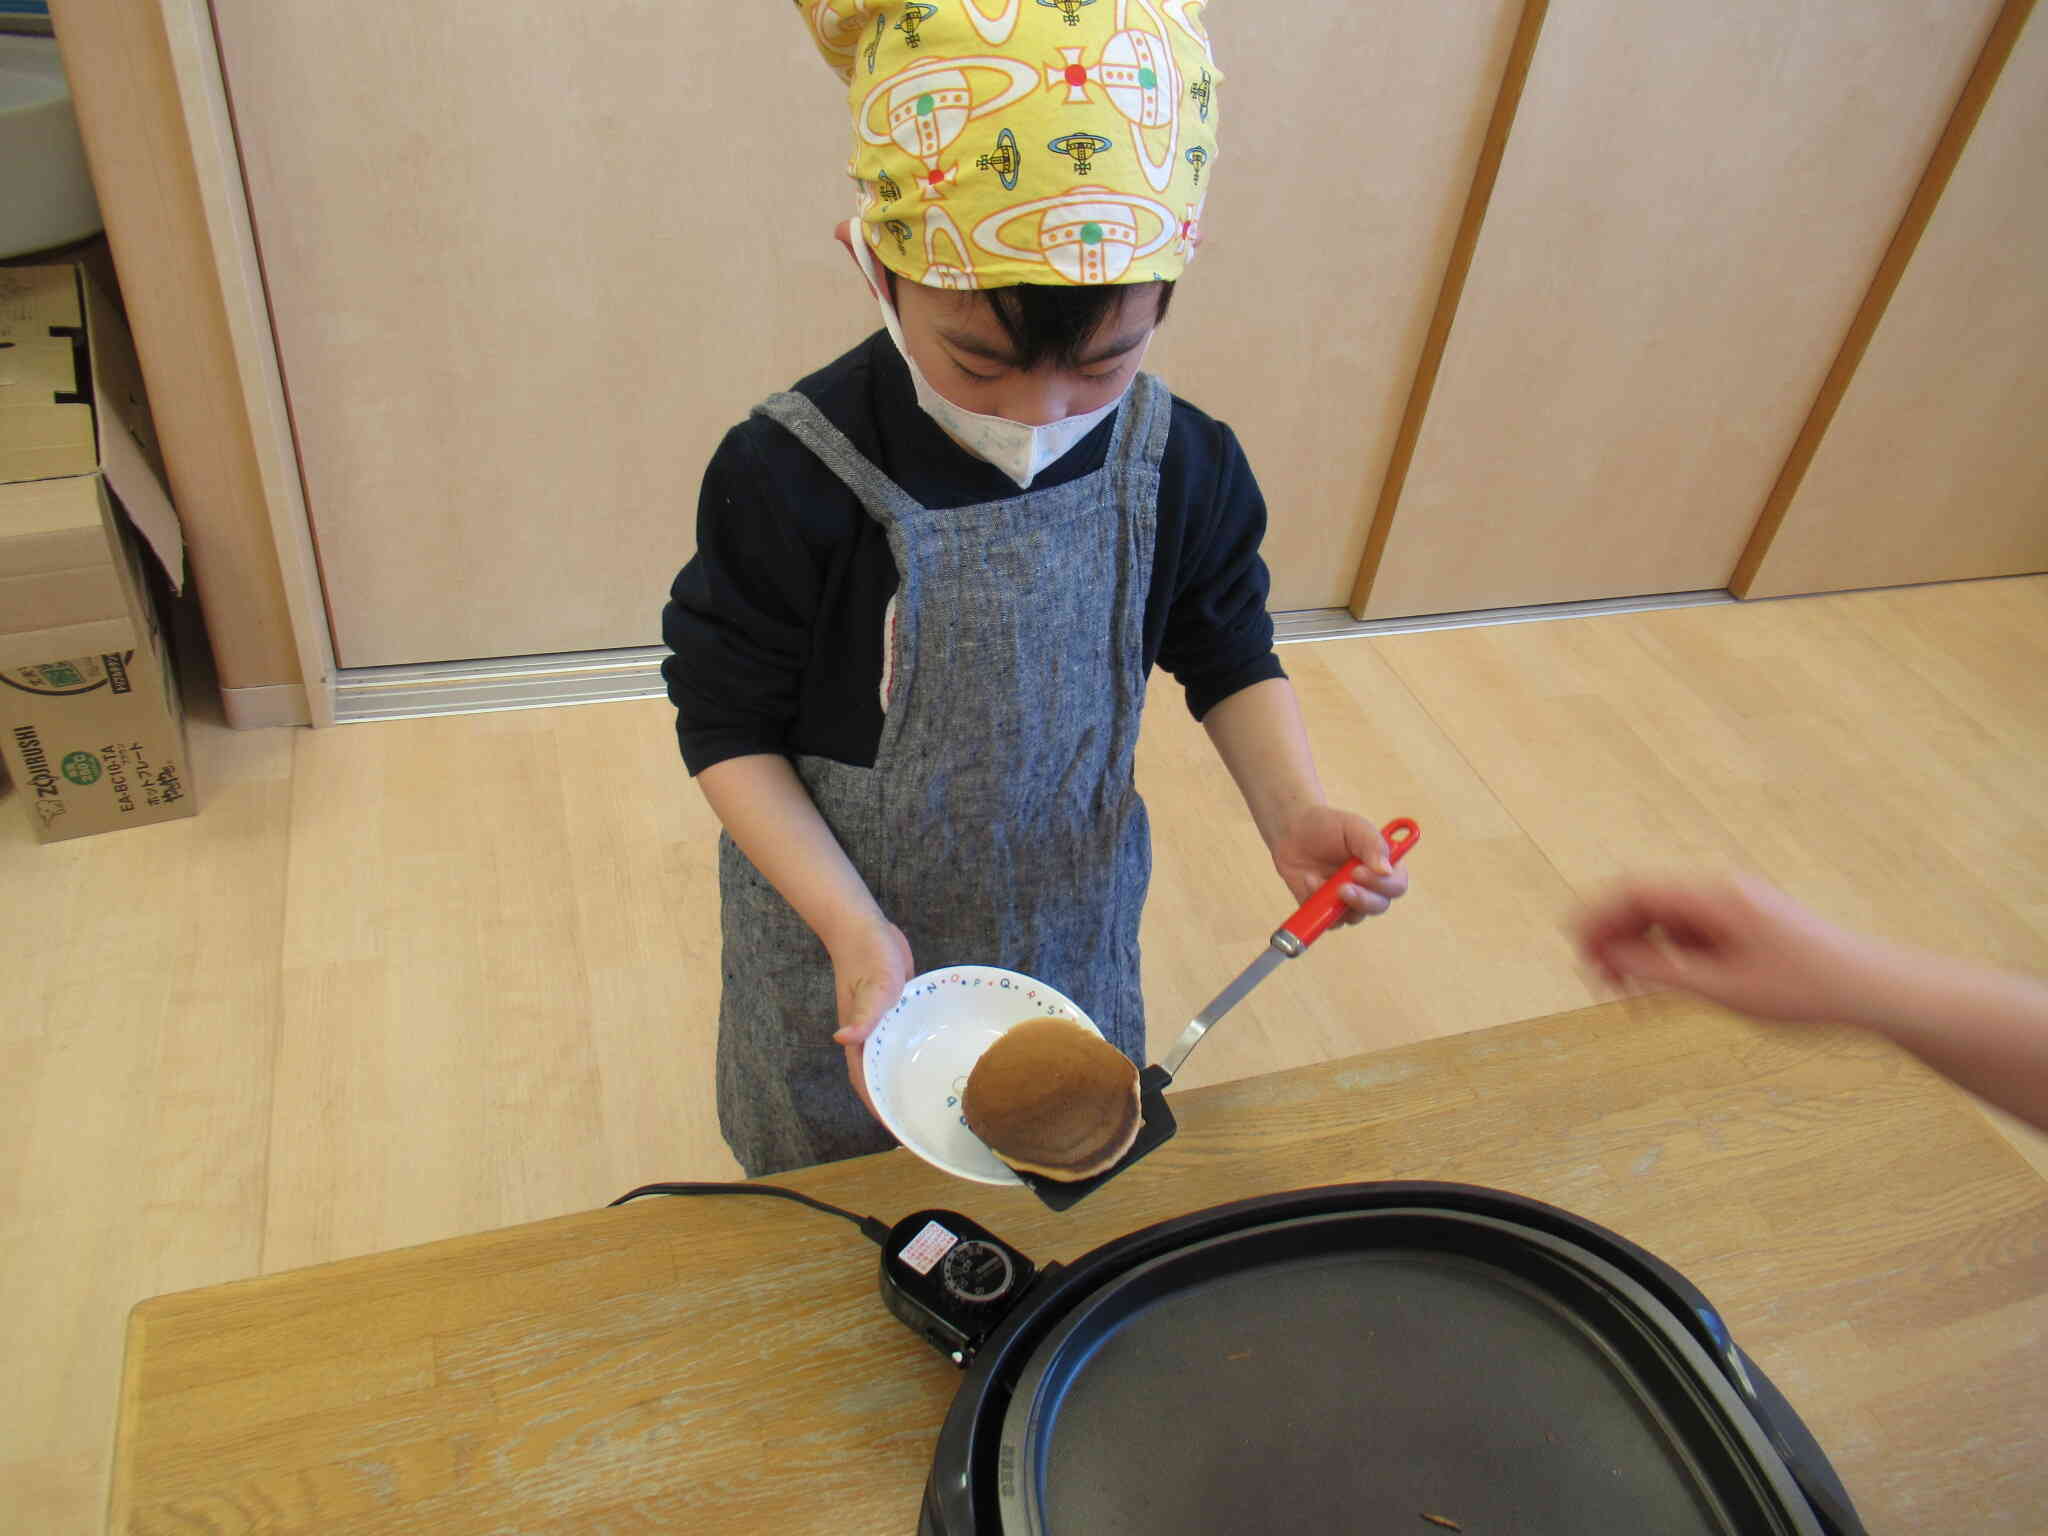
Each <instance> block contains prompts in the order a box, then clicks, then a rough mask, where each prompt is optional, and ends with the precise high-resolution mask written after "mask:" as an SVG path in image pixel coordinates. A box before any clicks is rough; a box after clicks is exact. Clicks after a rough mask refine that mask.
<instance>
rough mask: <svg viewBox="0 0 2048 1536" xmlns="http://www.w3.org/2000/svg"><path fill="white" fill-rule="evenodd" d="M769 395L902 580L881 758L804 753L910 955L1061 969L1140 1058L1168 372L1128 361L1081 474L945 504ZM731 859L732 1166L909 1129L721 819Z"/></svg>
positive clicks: (722, 1119) (722, 1042)
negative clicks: (1146, 759) (1149, 634)
mask: <svg viewBox="0 0 2048 1536" xmlns="http://www.w3.org/2000/svg"><path fill="white" fill-rule="evenodd" d="M756 410H757V412H758V414H761V415H765V416H767V417H769V418H770V419H772V420H774V421H776V422H778V423H779V424H781V425H782V426H783V427H785V428H786V429H787V430H788V431H789V432H790V433H791V434H792V435H793V436H794V437H795V438H796V439H797V441H799V442H800V443H802V444H803V445H804V446H805V447H806V448H808V449H809V450H810V451H811V452H813V453H815V454H816V455H817V456H818V457H819V459H821V460H822V461H823V462H824V463H825V464H826V466H827V467H829V468H830V469H831V470H832V471H833V473H835V474H836V475H838V477H839V478H840V479H841V480H842V481H843V482H845V484H846V486H847V488H848V489H849V490H851V491H852V492H853V493H854V495H855V496H857V497H858V498H859V499H860V502H861V504H862V506H864V507H865V508H866V509H867V511H868V514H869V515H870V516H871V517H873V518H874V519H875V521H876V522H878V523H879V524H881V526H882V527H883V528H884V529H885V530H886V531H887V534H888V538H889V548H890V551H891V553H892V554H893V555H894V557H895V562H896V570H897V576H898V586H897V593H896V620H895V624H894V626H893V633H892V635H891V636H890V638H889V641H888V644H889V645H890V647H891V651H890V655H889V658H888V677H889V695H888V701H887V713H886V714H885V716H884V723H883V727H882V736H881V742H880V746H879V749H878V751H877V754H876V758H875V764H874V766H873V767H872V768H857V767H851V766H849V765H847V764H845V763H839V762H834V761H832V760H830V759H827V758H821V757H805V756H799V757H797V758H795V759H794V763H795V767H796V772H797V775H798V777H799V778H800V779H801V780H802V781H803V784H804V786H805V788H806V789H808V790H809V791H810V794H811V798H812V799H813V800H814V801H815V802H816V803H817V806H818V810H819V812H820V813H821V814H822V815H823V816H824V818H825V821H826V824H827V825H828V826H830V827H831V829H832V831H833V833H834V834H835V835H836V836H837V838H838V839H839V844H840V846H841V847H842V848H844V849H845V850H846V854H847V857H848V858H849V859H851V860H852V862H853V866H854V868H855V869H857V870H858V871H859V872H860V875H861V878H862V879H864V880H865V881H866V882H867V885H868V889H869V890H871V891H872V892H873V893H874V896H875V900H876V901H877V903H878V904H879V905H880V906H881V909H882V912H883V914H884V915H885V916H886V917H887V918H888V919H889V920H890V921H891V922H893V923H895V924H896V925H897V926H898V927H899V928H901V929H902V930H903V933H904V936H905V937H906V938H907V939H908V940H909V941H910V953H911V957H912V959H913V960H914V961H915V963H916V968H917V969H918V970H919V971H929V970H937V969H940V968H942V967H946V966H953V965H1000V966H1007V967H1009V968H1010V969H1012V970H1017V971H1022V972H1024V973H1026V974H1027V975H1030V976H1034V977H1037V978H1038V979H1039V980H1041V981H1046V982H1050V983H1051V984H1052V985H1053V986H1055V987H1057V988H1058V989H1059V990H1060V991H1062V992H1064V993H1066V994H1067V995H1068V996H1069V997H1071V998H1073V999H1074V1001H1075V1002H1077V1003H1079V1004H1080V1005H1081V1007H1082V1008H1084V1009H1085V1010H1087V1012H1088V1015H1089V1016H1090V1017H1091V1018H1092V1019H1094V1020H1095V1022H1096V1024H1097V1025H1098V1026H1099V1027H1100V1028H1101V1030H1102V1032H1103V1034H1104V1035H1105V1036H1106V1037H1107V1038H1108V1039H1109V1041H1110V1043H1111V1044H1113V1045H1115V1046H1116V1047H1117V1048H1118V1049H1119V1050H1121V1051H1122V1052H1123V1053H1124V1054H1125V1055H1127V1056H1129V1057H1130V1058H1131V1059H1132V1060H1133V1061H1135V1062H1137V1063H1139V1064H1140V1065H1143V1063H1144V1060H1145V1005H1144V999H1143V997H1142V995H1141V994H1140V991H1139V975H1138V920H1139V916H1140V914H1141V913H1142V912H1143V910H1144V905H1145V888H1146V884H1147V882H1148V881H1149V879H1150V876H1151V867H1152V852H1151V838H1150V832H1149V828H1148V824H1147V821H1146V817H1145V805H1144V802H1143V801H1142V800H1141V799H1139V797H1138V791H1137V786H1136V783H1135V782H1134V780H1133V776H1132V764H1133V760H1134V757H1135V754H1136V751H1137V745H1138V720H1139V716H1140V714H1141V712H1142V710H1143V708H1144V702H1145V664H1144V635H1143V631H1144V616H1145V600H1146V595H1147V593H1148V591H1149V589H1150V587H1151V582H1152V556H1153V549H1154V545H1155V543H1156V540H1157V533H1158V499H1159V462H1160V458H1161V456H1162V455H1163V454H1164V452H1165V449H1166V436H1167V429H1168V427H1169V425H1170V424H1171V421H1172V412H1173V399H1172V396H1171V394H1170V393H1169V392H1168V391H1167V389H1166V387H1165V386H1164V385H1162V384H1161V383H1160V382H1159V381H1158V380H1157V379H1155V378H1153V377H1152V376H1151V375H1149V374H1141V375H1139V377H1138V378H1137V380H1136V381H1135V382H1134V383H1133V385H1132V387H1131V391H1130V394H1129V395H1128V397H1127V398H1126V399H1125V401H1124V403H1123V405H1122V407H1121V408H1120V409H1119V410H1118V412H1117V417H1116V425H1115V427H1114V428H1113V436H1112V439H1111V442H1110V448H1109V455H1108V457H1107V459H1106V460H1105V461H1104V463H1103V465H1102V467H1101V468H1100V469H1097V470H1095V471H1094V472H1093V473H1091V474H1088V475H1084V476H1083V477H1082V478H1080V479H1078V480H1073V481H1069V482H1068V483H1067V484H1065V485H1057V486H1053V487H1051V488H1049V489H1047V490H1042V491H1024V492H1021V493H1019V494H1018V495H1015V496H1010V497H1006V498H1004V499H1003V500H1001V501H991V502H984V503H982V504H980V505H977V506H970V507H955V508H948V509H945V510H943V511H941V510H935V509H932V508H928V507H924V506H921V505H919V504H918V503H917V502H915V501H913V500H912V499H911V498H910V497H909V496H908V495H906V494H905V493H904V492H903V491H902V490H901V489H900V488H899V487H898V486H897V485H896V484H895V482H894V481H892V480H890V479H889V478H888V476H886V475H884V474H883V473H882V471H881V470H879V469H877V468H876V467H875V466H874V465H873V464H871V463H870V462H869V461H868V460H867V459H866V458H864V457H863V456H862V455H861V454H860V453H859V452H858V451H857V450H856V449H855V448H854V446H853V445H852V443H850V442H849V441H848V440H847V438H846V436H845V434H843V433H842V432H840V431H839V429H838V428H836V427H834V426H833V425H832V424H831V423H830V422H828V421H827V420H826V419H825V417H824V416H823V414H822V413H821V412H819V410H818V408H817V407H816V406H815V405H813V404H812V403H811V402H810V401H809V400H808V399H806V398H805V397H804V396H802V395H799V394H781V395H776V396H774V397H773V398H771V399H769V400H768V401H766V402H765V403H764V404H762V405H760V406H759V407H757V408H756ZM718 873H719V893H720V898H721V906H722V925H723V940H724V989H723V996H722V999H721V1002H720V1005H719V1020H718V1115H719V1124H720V1127H721V1129H722V1130H723V1131H724V1134H725V1139H726V1141H727V1143H728V1144H729V1145H730V1146H731V1147H732V1149H733V1153H734V1155H735V1156H736V1157H738V1159H739V1161H740V1164H741V1166H742V1167H744V1168H745V1169H746V1171H747V1174H748V1176H749V1177H759V1176H760V1175H763V1174H767V1173H774V1172H780V1171H782V1170H784V1169H788V1168H798V1167H803V1166H806V1165H809V1164H812V1163H820V1162H830V1161H832V1160H834V1159H837V1158H843V1157H857V1156H859V1155H861V1154H863V1153H867V1152H879V1151H883V1150H886V1149H887V1148H889V1147H891V1146H893V1145H895V1142H894V1140H893V1139H892V1138H891V1137H890V1135H889V1133H888V1132H887V1131H886V1130H884V1129H883V1128H882V1126H881V1125H880V1124H879V1123H878V1122H877V1121H876V1120H875V1119H874V1117H873V1116H872V1115H870V1114H869V1113H868V1112H867V1110H866V1108H865V1107H864V1106H863V1105H862V1104H861V1102H860V1100H859V1098H858V1097H856V1096H855V1094H854V1091H853V1088H852V1085H851V1084H849V1083H848V1081H847V1077H846V1056H845V1052H844V1051H843V1050H842V1048H841V1047H839V1046H837V1045H835V1044H834V1043H833V1042H832V1032H833V1030H834V1029H835V1028H836V1027H837V1025H838V1014H837V1005H836V1003H835V1001H834V993H833V977H832V964H831V961H830V959H829V958H828V956H827V955H826V952H825V947H824V945H823V944H822V943H821V942H820V941H819V940H818V938H817V936H816V935H814V934H813V933H812V932H811V930H810V928H809V927H808V926H807V925H806V924H805V922H804V921H803V919H802V918H800V917H799V916H797V914H796V912H795V911H794V910H793V909H792V908H791V907H790V905H789V904H788V903H787V902H786V901H784V900H783V899H782V897H781V896H780V895H779V894H777V892H776V891H775V889H774V887H772V886H771V885H769V883H768V882H767V880H766V879H764V878H763V877H762V875H761V874H760V872H759V871H758V870H756V869H755V868H754V866H753V864H752V862H751V861H749V860H748V858H747V857H746V855H745V854H743V853H742V852H740V850H739V848H738V847H737V846H736V845H735V844H734V843H733V841H732V840H731V839H730V838H729V837H721V839H720V841H719V869H718Z"/></svg>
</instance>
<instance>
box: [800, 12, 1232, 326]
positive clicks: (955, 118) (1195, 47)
mask: <svg viewBox="0 0 2048 1536" xmlns="http://www.w3.org/2000/svg"><path fill="white" fill-rule="evenodd" d="M796 4H797V8H798V9H799V10H800V11H801V12H802V14H803V17H804V20H805V22H806V23H807V24H808V25H809V27H810V29H811V35H812V37H813V38H814V39H815V40H816V42H817V44H818V49H819V51H820V52H821V53H823V54H824V55H825V60H826V62H827V63H829V64H830V65H831V66H832V67H833V69H835V70H836V71H838V73H839V76H840V78H841V79H843V80H845V81H846V83H847V92H846V100H847V105H848V106H849V107H850V108H851V109H852V112H853V137H854V145H853V159H852V161H851V162H850V163H849V164H848V167H847V170H848V173H849V174H850V175H851V176H852V177H853V178H854V180H855V181H856V182H858V183H859V186H860V225H861V229H862V231H863V232H864V233H865V234H866V236H867V241H868V244H869V245H870V246H871V247H872V248H873V249H874V251H875V254H876V255H877V256H878V257H880V259H881V261H882V263H883V264H884V265H885V266H887V267H888V268H890V270H892V271H893V272H895V273H896V274H897V275H898V276H900V277H904V278H907V279H909V280H910V281H911V282H914V283H922V284H924V285H925V286H926V287H928V288H1002V287H1008V286H1010V285H1011V284H1015V283H1055V284H1056V283H1063V282H1064V283H1148V282H1153V281H1155V280H1157V279H1161V278H1169V279H1170V278H1177V277H1179V276H1180V275H1181V272H1182V271H1183V270H1184V269H1185V268H1186V266H1187V264H1188V262H1189V261H1190V260H1192V259H1193V257H1194V254H1195V246H1196V244H1197V242H1198V240H1199V239H1200V228H1201V219H1202V203H1203V200H1204V199H1205V198H1206V197H1207V195H1208V191H1209V181H1210V168H1211V166H1212V165H1213V164H1214V163H1215V160H1216V115H1217V114H1216V86H1217V82H1218V81H1220V80H1221V79H1222V73H1221V71H1219V70H1218V69H1217V68H1216V60H1215V58H1214V56H1213V55H1212V54H1211V53H1210V51H1209V40H1208V35H1207V33H1206V32H1205V31H1204V29H1203V26H1202V23H1201V20H1200V16H1199V13H1200V12H1201V11H1202V10H1203V9H1204V4H1203V0H796Z"/></svg>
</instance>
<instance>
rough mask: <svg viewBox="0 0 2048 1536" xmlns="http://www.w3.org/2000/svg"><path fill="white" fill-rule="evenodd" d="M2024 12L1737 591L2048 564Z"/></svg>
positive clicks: (2034, 160)
mask: <svg viewBox="0 0 2048 1536" xmlns="http://www.w3.org/2000/svg"><path fill="white" fill-rule="evenodd" d="M2032 10H2033V5H2032V0H2007V3H2006V6H2005V10H2004V12H2003V13H2002V15H2001V16H2000V19H1999V25H1998V28H1997V29H1996V31H1995V32H1994V34H1993V37H1992V41H1991V43H1990V44H1989V45H1987V46H1986V48H1985V50H1984V57H1983V59H1981V60H1980V61H1979V64H1978V67H1977V70H1976V73H1975V75H1974V76H1973V77H1972V80H1971V89H1970V90H1969V91H1968V92H1966V93H1965V95H1964V98H1963V101H1962V102H1961V103H1960V104H1959V105H1958V106H1957V109H1956V113H1955V116H1954V118H1953V119H1952V120H1951V123H1950V128H1949V132H1948V134H1947V135H1945V137H1944V140H1943V145H1942V150H1943V153H1942V154H1940V155H1938V156H1937V157H1936V159H1935V163H1934V164H1933V165H1932V166H1930V167H1929V170H1928V178H1927V183H1929V184H1923V187H1922V190H1921V192H1920V193H1919V194H1918V195H1916V196H1915V198H1914V206H1913V209H1912V210H1911V212H1910V213H1909V215H1908V218H1907V220H1906V222H1905V223H1904V224H1903V225H1902V226H1901V228H1900V231H1899V234H1898V236H1897V237H1896V238H1895V240H1894V241H1893V249H1892V251H1891V252H1890V253H1888V254H1887V256H1886V260H1885V263H1884V265H1883V267H1882V268H1881V269H1880V271H1879V273H1878V280H1877V282H1876V283H1875V284H1873V286H1872V289H1871V293H1870V295H1869V297H1868V298H1867V299H1866V300H1865V303H1864V307H1863V311H1862V312H1861V313H1859V315H1858V316H1857V325H1856V328H1855V330H1854V331H1853V332H1852V333H1851V335H1850V337H1849V340H1848V343H1847V344H1845V346H1844V348H1843V354H1842V357H1841V358H1840V359H1838V360H1837V363H1836V366H1835V369H1834V372H1833V373H1832V374H1831V375H1830V377H1829V381H1828V388H1827V389H1826V390H1824V391H1823V393H1822V396H1821V398H1820V400H1819V401H1818V402H1816V404H1815V407H1814V414H1813V416H1812V417H1811V418H1810V419H1809V420H1808V422H1807V427H1806V430H1805V431H1804V432H1802V433H1801V434H1800V440H1799V443H1798V445H1797V446H1796V447H1795V449H1794V452H1793V455H1792V457H1791V459H1790V460H1789V461H1788V462H1787V464H1786V466H1785V470H1784V473H1783V474H1781V475H1780V477H1779V481H1778V485H1777V487H1776V489H1775V490H1774V491H1773V493H1772V496H1771V500H1770V502H1769V504H1767V505H1766V507H1765V509H1764V516H1763V518H1762V519H1760V520H1759V525H1758V529H1757V532H1756V534H1755V535H1754V536H1753V537H1752V539H1751V541H1750V548H1749V550H1748V551H1747V552H1746V553H1745V556H1744V559H1743V562H1742V565H1741V567H1740V568H1738V570H1737V572H1736V578H1737V582H1738V583H1739V584H1738V585H1737V587H1736V590H1737V591H1739V592H1742V593H1743V594H1744V595H1746V596H1751V597H1776V596H1782V595H1784V594H1786V593H1790V592H1823V591H1837V590H1841V589H1844V588H1851V587H1880V586H1890V585H1895V584H1898V583H1902V582H1912V581H1947V580H1954V579H1956V578H1958V577H1971V576H2003V575H2010V574H2012V573H2014V572H2018V571H2038V570H2041V569H2043V568H2044V567H2048V455H2044V454H2043V453H2042V452H2041V427H2040V424H2041V421H2042V420H2043V418H2044V417H2048V365H2044V363H2043V361H2042V358H2043V356H2044V353H2048V290H2044V285H2043V284H2042V282H2041V273H2042V272H2043V271H2044V270H2048V160H2044V158H2043V156H2042V154H2041V145H2042V143H2043V141H2044V138H2048V26H2044V25H2042V23H2041V22H2040V21H2039V20H2036V21H2034V22H2033V24H2032V25H2028V17H2029V16H2030V15H2031V14H2032ZM2007 49H2010V50H2011V53H2010V56H2009V57H2007V56H2006V54H2005V52H2004V50H2007ZM2001 66H2002V70H2001ZM1979 113H1981V116H1979V115H1978V114H1979ZM1973 124H1974V131H1972V125H1973ZM1966 144H1967V147H1965V145H1966ZM1909 257H1910V262H1909V259H1908V258H1909Z"/></svg>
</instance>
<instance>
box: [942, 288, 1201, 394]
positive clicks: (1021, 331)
mask: <svg viewBox="0 0 2048 1536" xmlns="http://www.w3.org/2000/svg"><path fill="white" fill-rule="evenodd" d="M1158 288H1159V313H1158V315H1157V316H1156V317H1155V320H1154V323H1155V324H1157V323H1160V322H1163V321H1164V320H1165V319H1166V309H1167V306H1168V305H1169V304H1171V303H1172V302H1173V284H1172V282H1171V281H1168V280H1165V279H1162V280H1161V281H1160V282H1159V284H1158ZM1125 291H1126V290H1125V289H1124V288H1122V287H1118V286H1109V285H1104V286H1093V285H1091V286H1089V287H1085V288H1056V287H1053V286H1051V285H1050V284H1046V283H1019V284H1017V285H1015V286H1014V287H1008V288H987V289H983V290H982V297H983V298H985V299H987V300H988V307H989V310H990V311H991V312H992V313H993V314H994V315H995V317H996V323H997V324H998V325H1000V326H1001V327H1002V328H1003V335H1004V336H1006V337H1008V338H1009V342H1010V347H1011V349H1012V350H1013V351H1014V352H1015V353H1016V366H1017V367H1018V368H1021V369H1023V370H1025V371H1026V372H1029V371H1030V370H1031V369H1033V368H1036V367H1037V366H1038V365H1039V364H1040V363H1042V362H1050V363H1051V364H1052V365H1053V366H1054V367H1056V368H1071V367H1073V366H1074V365H1075V363H1077V362H1078V361H1079V360H1080V357H1081V350H1082V348H1084V347H1085V346H1087V344H1088V343H1089V342H1090V341H1092V340H1093V339H1094V338H1095V333H1096V332H1097V331H1098V330H1100V329H1101V328H1102V323H1103V322H1104V321H1105V320H1107V319H1109V317H1110V316H1111V315H1113V314H1115V313H1116V309H1117V305H1118V303H1119V302H1120V301H1121V298H1122V295H1123V294H1124V292H1125ZM1104 339H1105V340H1106V339H1108V338H1104Z"/></svg>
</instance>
